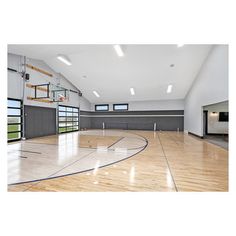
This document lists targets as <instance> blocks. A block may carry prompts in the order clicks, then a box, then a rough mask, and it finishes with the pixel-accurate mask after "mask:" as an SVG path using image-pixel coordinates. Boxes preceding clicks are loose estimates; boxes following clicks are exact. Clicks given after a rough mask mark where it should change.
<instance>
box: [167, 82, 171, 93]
mask: <svg viewBox="0 0 236 236" xmlns="http://www.w3.org/2000/svg"><path fill="white" fill-rule="evenodd" d="M171 91H172V84H169V85H168V88H167V91H166V92H167V93H171Z"/></svg>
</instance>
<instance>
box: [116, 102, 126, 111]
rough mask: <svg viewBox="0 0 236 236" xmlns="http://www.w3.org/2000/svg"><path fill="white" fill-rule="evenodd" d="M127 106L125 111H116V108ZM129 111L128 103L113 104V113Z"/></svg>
mask: <svg viewBox="0 0 236 236" xmlns="http://www.w3.org/2000/svg"><path fill="white" fill-rule="evenodd" d="M121 105H122V106H124V105H125V106H127V109H116V106H121ZM128 110H129V104H128V103H120V104H113V111H128Z"/></svg>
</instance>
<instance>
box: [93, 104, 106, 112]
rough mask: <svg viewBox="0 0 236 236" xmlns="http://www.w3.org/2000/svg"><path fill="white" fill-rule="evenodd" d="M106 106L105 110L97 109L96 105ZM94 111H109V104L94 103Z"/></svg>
mask: <svg viewBox="0 0 236 236" xmlns="http://www.w3.org/2000/svg"><path fill="white" fill-rule="evenodd" d="M101 106H106V107H107V109H106V110H97V107H101ZM95 111H109V104H97V105H95Z"/></svg>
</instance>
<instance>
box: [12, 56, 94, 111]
mask: <svg viewBox="0 0 236 236" xmlns="http://www.w3.org/2000/svg"><path fill="white" fill-rule="evenodd" d="M23 62H24V61H23V57H22V56H18V55H14V54H8V67H10V68H13V69H16V70H18V71H21V70H22V64H23ZM27 63H28V64H31V65H33V66H36V67H39V68H41V69H43V70H45V71H48V72H49V73H51V74H53V77H49V76H47V75H44V74H42V73H39V72H37V71H35V70H32V69H29V68H27V69H26V72H27V73H29V74H30V81H29V83H30V84H33V85H34V84H43V83H48V82H51V83H53V84H58V83H59V84H60V85H61V86H62V87H65V88H67V89H71V90H75V91H76V90H77V89H76V87H75V86H73V85H72V84H71V83H70V82H69V81H68V80H67V79H66V78H65V77H63V76H62V75H61V74H58V73H56V72H55V71H53V70H52V69H51V68H50V67H49V66H48V65H47V64H46V63H44V62H43V61H41V60H36V59H30V58H27ZM41 93H42V92H41ZM42 95H43V94H42ZM27 96H31V97H34V89H31V88H27V87H26V88H25V96H24V99H23V80H22V78H21V76H20V75H19V74H17V73H14V72H10V71H8V97H9V98H17V99H23V100H24V104H25V105H32V106H41V107H52V108H55V107H56V106H57V103H52V104H51V103H44V102H37V101H32V100H28V99H27ZM60 104H61V105H69V106H75V107H79V106H80V109H81V110H90V107H91V105H90V102H89V101H88V100H87V99H86V98H84V97H79V96H78V94H76V93H73V92H70V94H69V101H68V102H63V103H60Z"/></svg>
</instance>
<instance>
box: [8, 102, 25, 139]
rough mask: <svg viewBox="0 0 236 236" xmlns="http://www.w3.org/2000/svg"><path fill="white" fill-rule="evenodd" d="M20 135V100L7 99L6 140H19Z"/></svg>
mask: <svg viewBox="0 0 236 236" xmlns="http://www.w3.org/2000/svg"><path fill="white" fill-rule="evenodd" d="M21 135H22V101H21V100H18V99H11V98H8V99H7V140H8V141H16V140H20V139H21Z"/></svg>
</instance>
